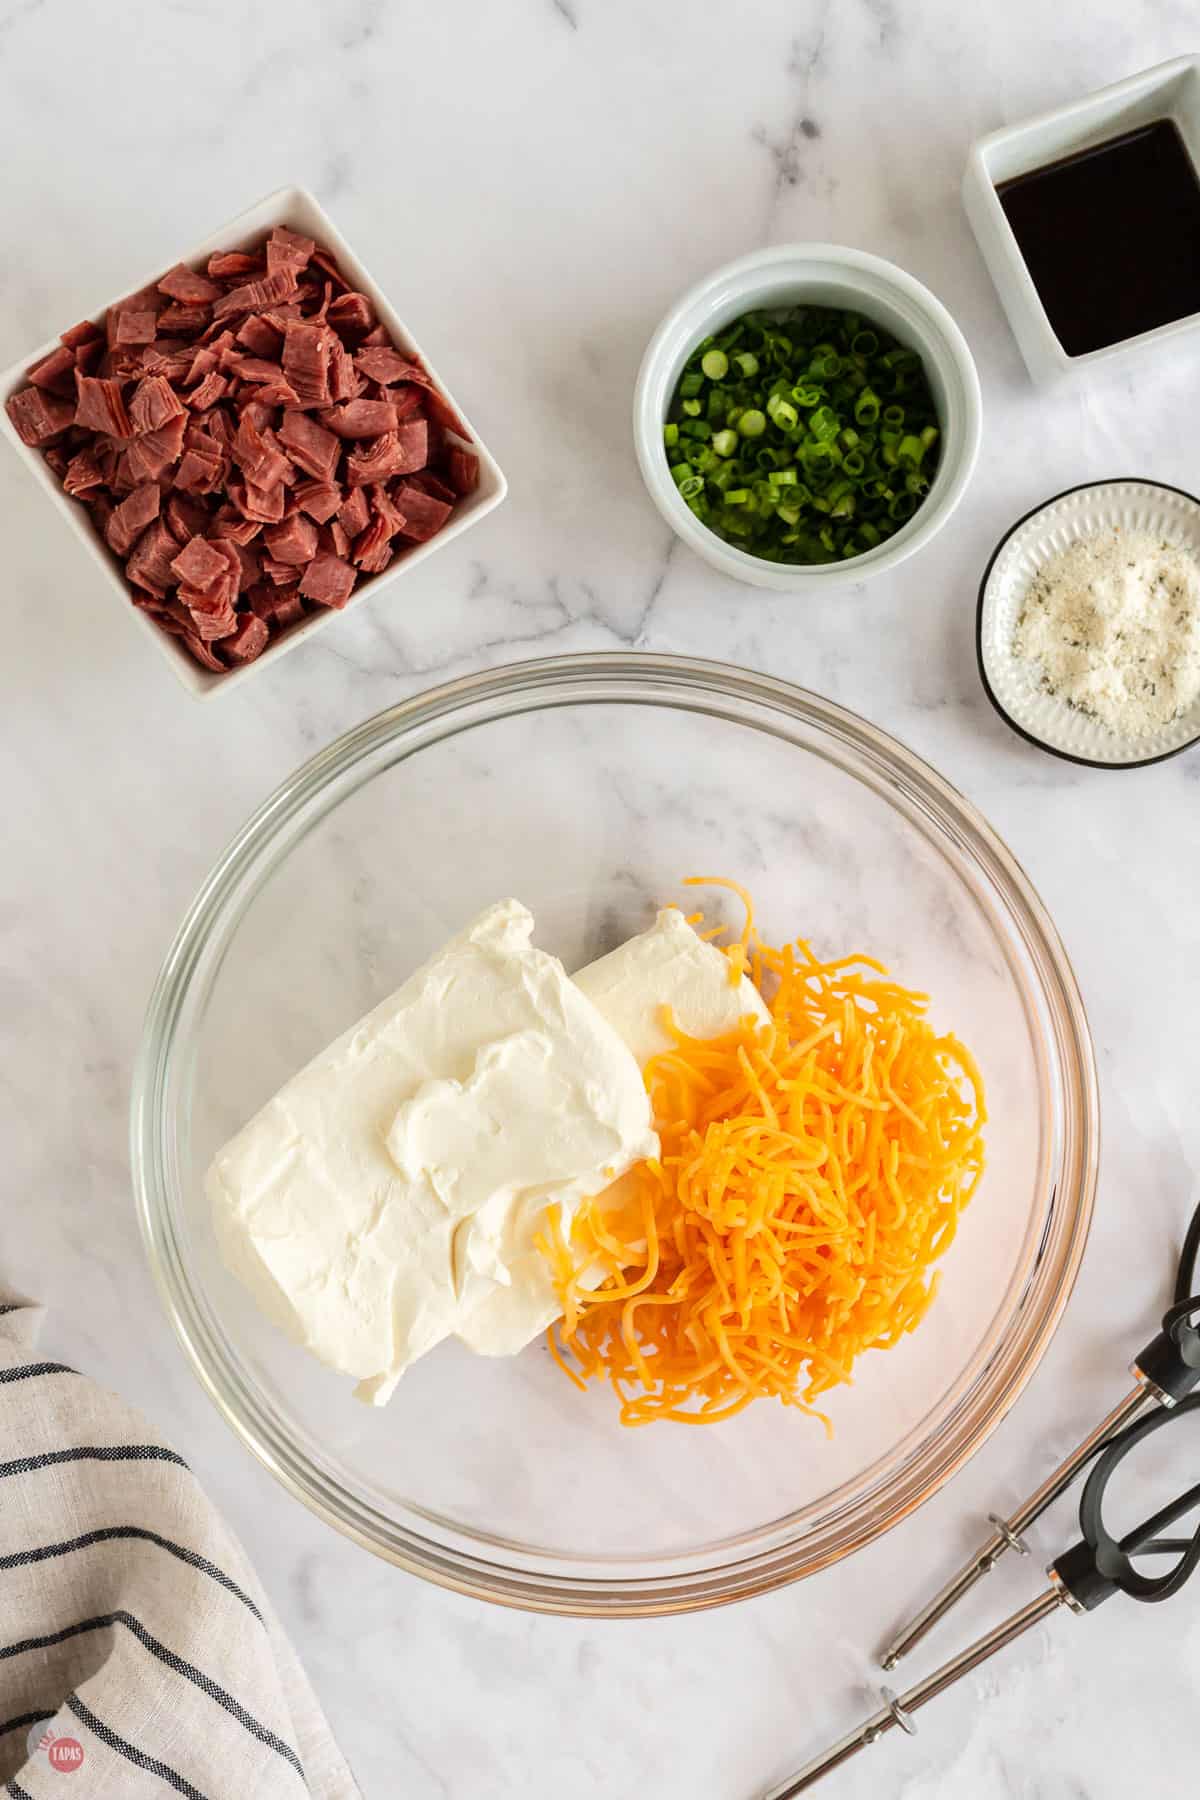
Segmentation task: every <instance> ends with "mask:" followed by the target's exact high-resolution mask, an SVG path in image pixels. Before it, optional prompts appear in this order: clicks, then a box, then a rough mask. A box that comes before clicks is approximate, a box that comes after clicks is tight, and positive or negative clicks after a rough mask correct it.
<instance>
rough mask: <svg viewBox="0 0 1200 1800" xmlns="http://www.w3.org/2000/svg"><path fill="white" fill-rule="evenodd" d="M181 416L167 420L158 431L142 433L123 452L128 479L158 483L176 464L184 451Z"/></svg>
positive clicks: (182, 417)
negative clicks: (124, 453)
mask: <svg viewBox="0 0 1200 1800" xmlns="http://www.w3.org/2000/svg"><path fill="white" fill-rule="evenodd" d="M183 426H184V415H183V413H179V414H178V415H177V416H176V417H175V418H173V419H168V420H167V422H166V424H165V425H160V426H159V428H158V430H157V431H144V432H142V434H141V436H140V437H135V438H134V440H133V442H132V444H130V446H129V449H128V451H127V452H126V463H127V467H128V470H129V474H130V476H131V477H132V478H133V479H134V480H135V481H158V480H159V478H160V477H161V476H162V475H163V474H165V472H166V471H167V470H168V469H169V468H170V467H171V464H172V463H174V462H178V461H179V457H180V454H181V452H182V450H183Z"/></svg>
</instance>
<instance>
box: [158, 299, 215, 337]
mask: <svg viewBox="0 0 1200 1800" xmlns="http://www.w3.org/2000/svg"><path fill="white" fill-rule="evenodd" d="M211 316H212V309H211V307H207V306H180V305H178V304H177V303H172V305H170V306H166V307H164V308H163V310H162V312H160V313H159V315H158V329H159V330H160V331H165V332H170V333H172V335H174V336H176V337H185V338H190V337H195V336H196V333H197V332H200V331H203V330H204V328H205V326H206V325H207V324H208V322H209V319H210V318H211Z"/></svg>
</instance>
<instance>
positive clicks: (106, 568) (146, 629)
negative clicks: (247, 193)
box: [0, 187, 508, 700]
mask: <svg viewBox="0 0 1200 1800" xmlns="http://www.w3.org/2000/svg"><path fill="white" fill-rule="evenodd" d="M275 225H288V226H290V227H291V228H292V230H293V231H298V232H300V233H302V234H303V235H304V236H306V237H312V238H315V239H316V240H317V243H318V244H319V245H321V246H322V247H323V248H325V249H327V250H329V251H330V253H331V254H332V255H333V256H334V257H335V258H336V259H337V262H338V264H339V265H340V267H341V269H342V272H343V274H344V275H345V276H346V278H347V280H348V281H350V283H351V284H352V285H353V286H354V287H355V288H357V289H358V290H359V292H360V293H363V294H365V295H366V296H367V298H368V299H369V300H370V302H371V304H372V306H373V307H374V308H375V312H376V315H377V317H378V319H379V322H380V324H382V325H386V327H387V329H388V332H389V333H390V335H391V337H392V339H393V341H394V342H395V344H396V345H397V346H398V348H399V349H401V350H404V351H407V352H410V353H412V354H414V355H416V356H419V357H420V359H421V361H422V362H423V363H424V365H425V367H426V368H427V369H428V371H429V373H430V376H431V377H432V379H433V381H434V382H435V383H436V385H437V387H438V388H439V389H440V390H441V392H442V393H443V394H444V395H445V397H446V399H447V400H448V401H449V403H450V405H451V406H452V407H453V408H454V411H455V412H456V413H457V414H458V416H459V418H460V419H461V420H462V421H463V423H464V425H465V426H466V427H467V430H468V431H469V433H470V437H471V448H472V450H473V451H474V452H475V454H476V455H477V456H478V458H479V484H478V486H477V487H476V489H475V491H474V493H472V494H468V495H466V496H465V497H464V498H463V499H462V500H460V501H459V502H458V504H457V505H456V507H455V509H454V511H453V513H452V514H451V516H450V519H449V520H448V522H447V524H446V525H445V527H444V528H443V529H442V530H441V531H439V532H438V533H437V535H436V536H435V537H432V538H430V539H429V540H428V541H427V542H426V543H423V544H414V545H413V546H412V547H411V548H410V549H408V550H405V551H403V552H402V553H401V554H400V555H399V556H398V557H397V558H396V559H395V560H394V561H393V562H392V563H391V564H390V566H389V567H388V568H386V569H385V570H384V571H383V572H382V574H379V575H372V576H370V577H369V578H368V579H367V580H365V581H364V582H363V583H362V585H361V586H360V587H356V588H355V590H354V593H353V594H352V595H351V596H350V599H349V601H348V602H347V603H346V605H345V606H344V607H343V608H341V610H340V611H338V610H337V609H334V608H326V609H323V610H322V611H321V612H319V613H311V614H309V615H308V616H307V617H306V618H304V619H302V620H299V621H298V622H297V623H296V624H295V625H292V626H289V627H288V629H287V630H286V631H284V632H283V633H282V634H281V635H280V636H279V638H277V639H276V640H274V641H273V642H272V643H270V644H268V646H267V648H266V649H265V650H264V651H263V653H262V655H261V656H259V657H257V658H256V659H255V661H254V662H250V663H245V664H243V665H242V667H240V668H233V669H230V670H229V671H228V672H227V673H225V674H223V675H216V674H214V673H212V672H211V671H210V670H208V669H204V668H201V666H200V664H199V663H197V662H195V661H194V660H193V658H192V657H191V656H190V655H189V653H188V651H187V650H185V649H184V648H183V646H182V645H181V644H180V643H179V642H178V640H177V639H176V638H173V637H172V636H171V635H170V634H169V633H168V632H165V631H162V630H160V629H159V627H158V626H157V625H156V624H155V623H154V621H153V620H152V619H150V618H148V617H147V615H146V614H145V613H144V612H142V611H141V610H140V609H139V608H138V607H136V606H134V605H133V604H132V602H131V600H130V597H129V592H130V590H129V584H128V582H127V581H126V579H125V571H124V568H123V567H122V565H121V563H120V562H119V561H118V559H117V558H116V557H115V556H114V555H113V554H112V553H111V551H110V550H109V549H108V546H107V545H106V544H105V543H104V541H103V539H102V538H101V537H100V535H99V533H98V532H97V530H96V528H95V526H94V525H93V524H92V520H91V515H90V513H89V512H88V510H87V508H86V507H84V506H82V505H81V504H80V503H79V502H78V501H77V500H72V499H71V498H70V496H69V495H68V494H65V493H64V492H63V489H62V487H61V485H60V484H59V481H58V479H57V477H56V476H55V475H54V473H53V471H52V470H51V469H48V468H47V466H46V463H45V460H44V458H43V457H42V455H41V452H40V451H38V450H32V449H30V448H29V447H28V446H27V445H25V444H23V443H22V442H21V439H20V438H19V437H18V436H17V433H16V431H15V430H14V428H13V424H12V421H11V420H10V419H9V417H8V413H7V412H6V411H5V410H4V403H5V402H6V401H7V400H8V399H9V397H10V396H11V395H12V394H15V393H16V392H17V390H18V389H20V388H23V387H24V386H25V385H26V384H27V382H28V379H29V377H28V371H29V370H30V369H31V368H33V366H34V365H35V364H36V363H38V362H40V361H41V359H42V358H43V357H44V356H48V355H49V354H50V352H51V350H53V349H55V348H56V347H57V345H58V338H57V337H53V338H51V339H50V340H49V342H48V343H45V344H41V345H39V347H38V348H37V349H35V350H31V351H29V352H28V354H27V355H25V356H22V357H21V358H20V360H19V361H18V362H15V363H14V364H13V365H12V366H11V368H8V369H6V370H5V371H4V373H3V374H0V430H3V432H4V435H5V436H6V437H7V438H8V440H9V442H10V443H11V444H12V445H13V447H14V449H15V450H16V451H17V454H18V455H19V456H20V457H21V459H22V461H23V462H24V463H25V464H26V467H27V468H28V469H29V470H30V472H31V474H32V475H33V477H34V479H35V480H36V481H37V482H38V483H39V485H40V486H41V488H42V491H43V492H44V493H45V494H46V495H47V496H48V497H49V499H50V500H51V502H52V503H53V505H54V506H55V507H56V508H57V510H58V513H59V515H60V516H61V518H63V519H64V520H65V521H66V523H67V525H68V526H69V527H70V529H71V530H72V531H73V532H74V534H75V536H76V537H77V538H78V539H79V541H80V543H81V544H83V545H84V547H85V549H86V550H87V551H88V553H89V554H90V556H91V559H92V562H93V563H94V564H95V566H96V568H97V570H98V571H99V573H100V576H101V579H103V580H104V581H105V582H107V584H108V586H109V587H110V588H111V589H112V591H113V592H114V593H115V594H116V595H117V596H118V598H119V599H120V602H121V607H122V610H123V612H124V613H125V615H126V617H127V618H129V619H131V620H132V621H133V623H134V625H135V626H136V627H137V628H138V629H139V630H140V631H142V632H143V633H144V634H145V635H146V636H148V637H149V638H150V639H151V640H152V641H153V642H154V643H155V644H156V645H157V646H158V648H159V650H160V651H161V653H162V655H163V656H164V657H165V658H166V659H167V661H168V662H169V663H170V665H171V668H172V669H173V670H174V671H175V674H176V675H177V676H178V677H179V679H180V681H181V682H182V683H183V685H184V686H185V687H186V688H187V689H188V691H189V693H192V694H194V695H195V696H196V698H197V699H200V700H207V699H211V698H212V696H213V695H215V694H222V693H225V692H226V691H227V690H228V689H230V688H232V687H236V686H237V685H238V683H239V682H242V681H244V680H246V678H247V677H248V676H250V675H254V674H257V673H258V671H259V670H261V669H265V668H266V667H267V666H268V665H269V664H271V663H273V662H274V661H276V659H277V658H278V657H281V656H283V655H285V654H286V653H287V652H288V651H289V650H294V649H295V648H296V647H297V645H299V644H304V643H307V642H308V641H309V640H310V639H311V638H312V637H313V636H314V635H315V634H316V633H317V632H318V631H324V630H325V629H326V628H327V627H328V626H329V625H331V624H332V623H333V622H334V620H335V619H338V618H340V617H342V616H343V614H345V613H347V612H349V611H350V610H351V608H353V607H355V606H357V605H359V604H360V602H362V601H366V600H374V599H375V598H376V597H377V596H378V595H379V594H380V593H381V592H382V591H383V589H384V588H385V587H386V586H388V585H389V584H390V583H391V582H394V581H395V580H396V579H397V578H398V577H399V576H401V575H404V574H406V573H407V572H408V571H409V570H410V569H414V568H416V566H417V564H418V563H422V562H424V561H425V560H426V558H427V557H429V556H432V555H434V554H435V553H436V552H437V551H438V550H440V549H442V548H443V546H444V545H446V544H449V543H450V542H451V541H452V540H453V539H454V538H456V537H461V535H462V533H463V532H464V531H469V530H470V528H471V526H472V525H477V524H478V523H479V521H480V519H482V518H483V517H484V516H485V514H487V513H490V512H491V511H492V509H493V508H494V507H497V506H499V504H500V502H501V501H502V500H503V498H504V496H505V494H506V493H507V492H508V483H507V481H506V480H505V478H504V475H503V474H502V472H501V469H500V465H499V464H498V463H497V461H496V459H495V457H493V456H492V454H491V452H490V451H489V450H488V449H487V447H486V446H485V444H484V443H483V441H482V439H481V438H480V437H479V434H478V433H477V432H476V430H475V428H474V426H473V425H472V424H471V421H470V419H469V417H468V415H467V413H466V412H465V410H464V409H463V407H462V405H461V403H460V402H459V400H458V399H457V398H456V396H455V394H454V392H453V390H452V389H451V388H450V387H449V386H448V385H447V384H446V382H445V381H443V379H442V377H441V375H440V374H439V373H438V371H437V370H436V369H435V368H434V366H433V364H432V363H431V362H430V360H429V358H428V357H427V356H426V355H425V352H424V351H423V350H422V348H421V346H420V345H419V344H418V343H417V342H416V340H415V338H414V337H413V335H412V333H411V332H410V331H409V330H408V329H407V328H406V327H405V325H404V322H403V320H402V319H401V318H400V316H399V314H398V313H397V312H396V310H395V308H394V307H393V306H392V305H391V304H390V303H389V301H388V300H387V299H386V297H385V296H384V294H383V292H382V290H381V289H380V288H379V286H378V284H377V283H376V282H374V281H373V280H372V279H371V277H370V275H368V273H367V271H366V269H365V268H364V267H363V265H362V263H361V262H360V261H359V260H358V258H357V256H355V254H354V252H353V250H351V248H350V246H349V244H348V243H347V242H346V240H345V238H344V237H343V236H342V235H341V233H340V232H339V231H338V229H337V227H336V226H335V225H334V224H333V221H332V220H331V219H330V218H328V217H327V215H326V214H325V212H324V211H323V210H322V208H321V207H320V206H319V205H318V204H317V202H316V200H315V199H314V198H313V196H312V195H311V194H310V193H309V192H308V190H307V189H306V188H300V187H288V188H279V189H278V190H277V191H276V192H275V193H273V194H268V196H267V197H266V199H265V200H260V201H259V202H258V203H257V205H255V206H251V207H249V208H248V209H247V210H246V211H245V212H243V213H239V214H238V216H237V218H235V219H231V220H230V222H229V223H228V224H227V225H222V226H221V228H220V230H219V231H214V232H213V233H212V234H211V235H210V236H209V237H206V238H205V239H204V240H203V242H202V243H199V244H196V245H194V246H193V247H192V249H190V250H188V251H185V252H184V253H183V255H182V256H178V257H175V258H173V259H171V260H164V261H163V263H162V264H161V265H160V266H159V267H158V268H156V269H155V270H153V272H152V273H150V274H149V275H146V276H144V277H143V278H142V280H140V281H131V282H130V283H129V284H128V286H127V287H125V288H123V289H122V290H121V292H120V293H118V294H114V295H113V296H112V297H111V299H110V300H108V301H107V302H106V303H105V304H104V305H103V306H100V307H98V308H97V309H96V311H95V312H94V313H93V314H92V315H91V317H92V320H93V322H94V323H97V324H98V323H99V322H100V320H101V319H102V318H103V316H104V314H105V313H106V312H107V310H108V308H109V306H112V305H116V304H117V303H118V302H119V301H121V300H123V299H124V298H125V296H126V295H127V294H133V293H137V292H138V291H139V290H140V289H141V288H144V287H150V286H151V285H152V284H153V283H154V282H156V281H158V280H159V279H160V277H161V276H162V275H163V274H165V272H166V270H167V269H168V268H170V267H171V262H172V261H175V262H184V263H187V264H188V265H189V267H195V266H196V265H197V264H199V263H202V262H205V261H207V259H208V257H209V256H210V255H211V254H212V252H213V251H214V250H243V249H248V248H249V247H250V246H251V245H252V244H254V243H257V242H258V241H259V240H260V239H261V238H262V237H263V236H264V234H265V233H267V232H269V231H270V230H271V229H272V227H273V226H275ZM74 323H75V321H74V320H73V319H64V320H63V321H62V327H61V328H62V329H63V330H66V329H67V328H68V327H69V326H70V325H73V324H74Z"/></svg>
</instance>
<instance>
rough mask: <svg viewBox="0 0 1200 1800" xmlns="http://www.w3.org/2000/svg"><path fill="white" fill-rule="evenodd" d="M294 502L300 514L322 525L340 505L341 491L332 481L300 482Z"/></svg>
mask: <svg viewBox="0 0 1200 1800" xmlns="http://www.w3.org/2000/svg"><path fill="white" fill-rule="evenodd" d="M295 501H296V505H297V506H298V507H299V508H300V511H301V512H306V513H307V514H308V516H309V518H310V519H315V520H316V521H317V524H318V525H323V524H324V523H325V521H326V519H331V518H332V517H333V515H334V513H335V512H336V511H337V509H338V507H339V506H340V505H341V504H342V490H341V488H340V487H338V486H337V484H336V482H332V481H302V482H301V483H300V484H299V486H298V487H297V489H296V493H295Z"/></svg>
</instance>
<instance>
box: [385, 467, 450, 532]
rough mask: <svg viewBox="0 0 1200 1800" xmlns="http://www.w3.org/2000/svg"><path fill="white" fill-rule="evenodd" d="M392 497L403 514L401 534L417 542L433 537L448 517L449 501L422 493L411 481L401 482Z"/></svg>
mask: <svg viewBox="0 0 1200 1800" xmlns="http://www.w3.org/2000/svg"><path fill="white" fill-rule="evenodd" d="M393 498H394V499H395V502H396V505H397V507H398V508H399V510H400V511H401V512H402V513H403V514H404V523H403V525H401V527H400V534H401V536H402V537H406V538H412V539H414V540H415V541H416V542H417V543H419V544H423V543H424V542H425V540H426V539H427V538H431V537H434V536H435V535H436V534H437V533H438V532H439V531H440V530H441V529H442V526H443V525H444V524H445V523H446V520H447V519H448V518H449V517H450V512H451V507H450V504H449V502H447V501H445V500H435V499H434V497H433V495H432V494H425V493H422V491H421V489H420V488H419V487H414V486H413V485H412V483H411V482H407V481H405V482H401V484H400V486H399V487H398V488H397V489H396V490H395V493H394V495H393Z"/></svg>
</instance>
